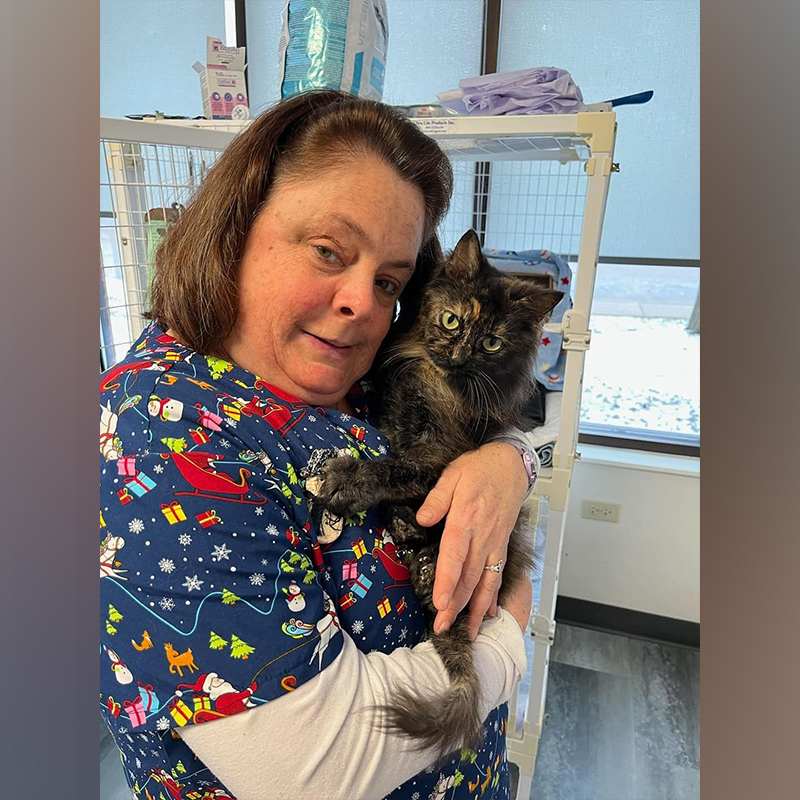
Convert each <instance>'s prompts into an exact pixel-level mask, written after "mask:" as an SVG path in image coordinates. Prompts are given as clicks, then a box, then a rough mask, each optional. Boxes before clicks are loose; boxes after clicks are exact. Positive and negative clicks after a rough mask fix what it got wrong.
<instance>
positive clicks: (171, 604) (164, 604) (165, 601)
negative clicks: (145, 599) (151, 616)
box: [158, 597, 175, 611]
mask: <svg viewBox="0 0 800 800" xmlns="http://www.w3.org/2000/svg"><path fill="white" fill-rule="evenodd" d="M158 604H159V605H160V606H161V608H162V609H163V610H164V611H172V609H173V608H175V601H174V600H173V599H172V598H171V597H162V598H161V599H160V600H159V601H158Z"/></svg>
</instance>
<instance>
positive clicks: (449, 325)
mask: <svg viewBox="0 0 800 800" xmlns="http://www.w3.org/2000/svg"><path fill="white" fill-rule="evenodd" d="M441 319H442V325H443V327H444V328H445V330H448V331H454V330H455V329H456V328H458V326H459V324H460V323H459V321H458V317H457V316H456V315H455V314H454V313H453V312H452V311H443V312H442V317H441Z"/></svg>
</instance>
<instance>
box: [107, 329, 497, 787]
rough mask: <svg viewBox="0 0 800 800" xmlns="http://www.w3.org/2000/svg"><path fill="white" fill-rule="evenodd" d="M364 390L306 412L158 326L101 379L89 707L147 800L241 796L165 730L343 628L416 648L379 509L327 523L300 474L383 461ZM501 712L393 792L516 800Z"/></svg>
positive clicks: (222, 711)
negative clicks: (94, 651) (332, 534)
mask: <svg viewBox="0 0 800 800" xmlns="http://www.w3.org/2000/svg"><path fill="white" fill-rule="evenodd" d="M368 399H369V395H367V394H365V393H364V392H363V391H358V390H357V391H356V393H355V394H354V395H352V396H351V397H350V400H351V403H352V404H353V406H354V407H355V408H356V409H357V416H355V417H352V416H349V415H347V414H343V413H341V412H338V411H334V410H332V409H325V408H314V407H311V406H309V405H307V404H306V403H303V402H301V401H299V400H297V399H296V398H293V397H291V396H290V395H288V394H286V393H285V392H282V391H280V390H279V389H277V388H275V387H273V386H270V385H269V384H267V383H265V382H264V381H262V380H260V379H259V378H257V377H256V376H255V375H253V374H252V373H249V372H247V371H245V370H243V369H240V368H239V367H236V366H234V365H233V364H230V363H228V362H226V361H222V360H220V359H217V358H212V357H207V356H202V355H200V354H199V353H196V352H194V351H193V350H190V349H189V348H186V347H184V346H182V345H181V344H179V343H178V342H177V341H176V340H175V339H173V338H172V337H171V336H168V335H167V334H165V333H164V332H163V331H161V330H160V329H159V328H158V327H156V326H155V325H150V326H149V327H148V328H147V329H146V330H145V331H144V333H143V334H142V336H141V337H140V338H139V340H138V341H137V342H136V343H135V344H134V345H133V347H132V348H131V350H130V351H129V353H128V355H127V356H126V358H125V359H124V360H123V361H122V362H120V363H119V364H117V365H116V366H115V367H113V368H112V369H110V370H108V371H107V372H105V373H104V374H103V375H102V376H101V380H100V403H101V405H100V410H101V415H100V419H101V421H100V454H101V456H100V462H101V467H100V471H101V494H100V509H101V510H100V540H101V543H100V589H101V592H100V594H101V620H100V628H101V643H102V644H101V646H100V662H101V684H100V705H101V712H102V714H103V715H104V718H105V721H106V723H107V724H108V727H109V729H110V731H111V733H112V735H113V737H114V739H115V741H116V743H117V746H118V747H119V749H120V753H121V758H122V764H123V769H124V772H125V776H126V778H127V780H128V783H129V785H130V786H131V788H132V790H133V794H134V796H135V797H136V798H137V799H138V800H148V798H152V799H153V800H161V798H163V800H212V799H213V800H220V799H221V798H231V797H232V795H231V794H230V793H229V792H228V791H227V790H226V788H225V786H224V785H223V784H222V783H221V781H219V780H218V779H217V778H216V777H215V776H214V775H213V774H212V773H211V771H210V770H209V769H208V768H207V767H206V766H205V765H204V764H203V763H202V762H201V761H200V760H199V759H198V758H197V757H196V756H195V755H194V754H193V753H192V751H191V750H190V749H189V747H188V746H187V745H186V744H185V743H184V742H183V740H182V739H181V738H180V737H179V735H178V734H177V733H176V732H175V731H178V730H180V729H181V728H182V727H183V726H185V725H196V724H198V723H205V722H212V721H213V720H215V719H218V718H220V717H224V716H228V715H231V714H237V713H241V712H245V711H247V710H249V709H252V708H256V707H257V706H258V705H260V704H262V703H266V702H269V701H270V700H274V699H275V698H277V697H281V696H282V695H284V694H285V693H286V692H289V691H291V690H293V689H294V688H296V687H297V686H300V685H301V684H303V683H304V682H305V681H307V680H310V679H311V678H313V677H315V676H316V675H317V674H319V672H320V671H321V670H323V669H325V668H326V667H327V666H328V665H329V664H330V663H331V662H332V661H333V660H334V659H335V658H336V657H337V656H338V655H339V653H340V652H341V649H342V644H343V636H345V635H346V636H351V637H352V639H353V641H354V642H355V644H356V646H357V647H358V648H359V649H360V650H361V651H362V652H365V653H366V652H370V651H375V650H377V651H380V652H384V653H390V652H391V651H392V650H394V649H395V648H398V647H412V646H414V645H415V644H417V643H419V642H420V641H422V639H423V637H424V634H425V623H424V619H423V612H422V608H421V606H420V604H419V602H418V601H417V599H416V596H415V595H414V592H413V590H412V588H411V585H410V581H409V575H408V571H407V570H406V568H405V566H404V565H403V564H402V563H401V562H400V559H399V558H398V556H397V552H396V548H395V546H394V544H393V543H392V541H391V538H390V537H389V536H388V535H387V534H386V533H385V532H384V531H383V530H382V528H381V524H380V519H379V517H378V515H377V513H376V512H375V511H374V510H370V511H367V512H363V513H359V514H358V515H357V516H356V518H354V519H346V520H337V519H332V520H330V519H329V520H327V521H324V522H323V525H328V524H330V525H333V526H336V525H340V526H341V527H342V533H341V535H339V536H338V538H337V539H336V540H335V541H333V542H331V543H330V544H321V543H320V542H319V541H318V533H319V531H318V529H317V527H316V524H315V523H314V522H313V521H312V520H311V518H310V515H309V506H308V504H307V500H306V496H305V494H304V487H305V482H306V480H307V479H309V478H311V477H313V475H314V474H315V472H316V471H318V468H319V467H318V465H319V464H320V463H322V461H323V460H324V459H323V456H325V455H326V454H327V455H330V454H331V453H334V454H336V453H337V452H338V453H349V454H350V455H352V456H353V457H355V458H382V457H385V456H386V455H387V454H388V443H387V441H386V439H385V438H384V437H383V436H382V435H381V434H380V432H379V431H378V430H377V429H376V428H374V427H373V426H372V425H370V422H369V409H368V407H367V405H368ZM506 724H507V707H506V706H505V705H503V706H500V707H499V708H497V709H495V710H494V711H492V712H491V714H490V715H489V717H488V718H487V721H486V735H485V738H484V742H483V744H482V746H481V747H480V748H479V749H478V751H477V752H474V751H470V750H466V749H465V750H462V751H461V752H459V753H454V754H453V756H452V757H451V758H450V759H449V760H448V761H447V762H446V763H445V764H444V765H440V766H438V767H437V768H436V769H435V770H430V771H427V772H422V773H420V774H418V775H416V776H415V777H414V778H413V779H411V780H409V781H407V782H406V783H404V784H403V785H402V786H400V787H398V788H397V789H396V790H395V791H393V792H392V793H391V794H390V795H389V797H391V798H392V799H393V800H399V799H400V798H403V799H404V800H405V798H411V800H422V799H423V798H426V799H427V798H434V799H435V800H445V798H447V800H466V799H467V798H478V797H480V798H485V800H500V798H506V797H508V766H507V762H506V756H505V729H506Z"/></svg>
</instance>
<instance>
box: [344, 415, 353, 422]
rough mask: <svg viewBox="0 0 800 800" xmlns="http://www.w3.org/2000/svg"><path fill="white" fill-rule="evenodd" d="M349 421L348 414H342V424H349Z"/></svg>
mask: <svg viewBox="0 0 800 800" xmlns="http://www.w3.org/2000/svg"><path fill="white" fill-rule="evenodd" d="M350 419H351V417H350V415H349V414H342V422H349V421H350Z"/></svg>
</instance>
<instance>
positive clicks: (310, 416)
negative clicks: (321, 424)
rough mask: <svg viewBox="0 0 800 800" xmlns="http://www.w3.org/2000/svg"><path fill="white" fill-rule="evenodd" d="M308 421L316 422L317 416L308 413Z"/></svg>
mask: <svg viewBox="0 0 800 800" xmlns="http://www.w3.org/2000/svg"><path fill="white" fill-rule="evenodd" d="M308 421H309V422H316V421H317V418H316V417H315V416H314V415H313V414H309V415H308Z"/></svg>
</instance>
